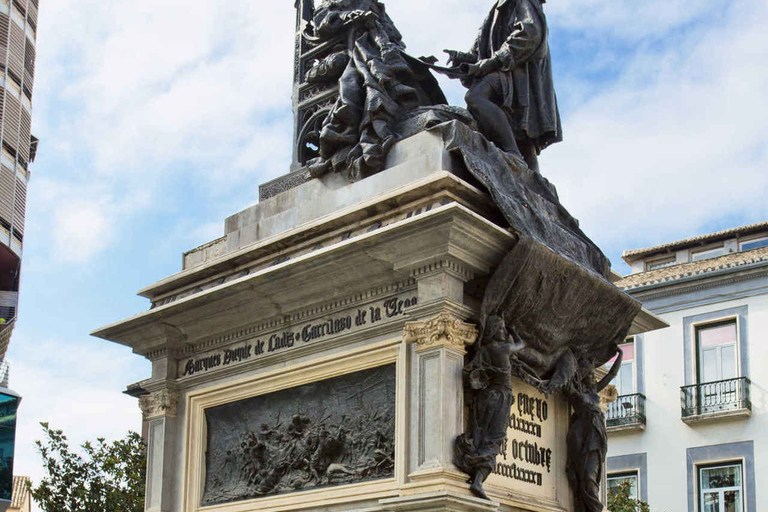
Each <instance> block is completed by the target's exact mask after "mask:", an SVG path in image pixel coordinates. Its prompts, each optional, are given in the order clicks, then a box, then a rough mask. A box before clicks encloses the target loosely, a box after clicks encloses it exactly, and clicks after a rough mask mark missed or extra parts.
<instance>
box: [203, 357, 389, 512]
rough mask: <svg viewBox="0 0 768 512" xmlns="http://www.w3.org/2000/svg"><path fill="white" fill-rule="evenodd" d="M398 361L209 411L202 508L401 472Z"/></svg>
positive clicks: (379, 477) (373, 478)
mask: <svg viewBox="0 0 768 512" xmlns="http://www.w3.org/2000/svg"><path fill="white" fill-rule="evenodd" d="M395 387H396V383H395V365H387V366H381V367H378V368H373V369H370V370H365V371H361V372H356V373H352V374H348V375H343V376H341V377H335V378H332V379H327V380H323V381H318V382H313V383H310V384H306V385H303V386H299V387H295V388H291V389H285V390H281V391H277V392H274V393H269V394H266V395H261V396H257V397H253V398H249V399H246V400H240V401H237V402H233V403H230V404H226V405H221V406H218V407H213V408H210V409H208V410H207V411H206V413H205V415H206V420H207V424H208V448H207V452H206V464H205V467H206V478H205V490H204V493H203V499H202V505H204V506H207V505H215V504H222V503H230V502H234V501H240V500H245V499H250V498H258V497H262V496H269V495H277V494H283V493H288V492H293V491H302V490H308V489H314V488H318V487H327V486H333V485H340V484H348V483H357V482H365V481H369V480H376V479H381V478H388V477H392V476H393V475H394V462H395Z"/></svg>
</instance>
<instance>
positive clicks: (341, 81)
mask: <svg viewBox="0 0 768 512" xmlns="http://www.w3.org/2000/svg"><path fill="white" fill-rule="evenodd" d="M302 4H303V5H302V13H303V16H304V18H305V19H304V20H303V23H304V25H305V26H304V27H303V29H302V30H301V33H300V36H299V37H300V39H299V40H298V41H297V44H298V45H299V46H300V48H299V49H300V50H301V52H302V53H301V56H299V57H298V59H299V60H300V62H306V65H307V66H308V69H306V70H303V69H299V70H298V73H297V77H296V80H297V82H298V86H297V87H298V90H299V95H300V99H299V101H298V103H297V105H296V106H295V108H296V109H297V116H298V117H299V119H298V123H297V124H298V125H300V128H299V132H298V134H297V141H296V143H297V153H298V156H297V158H298V160H299V162H298V163H299V164H302V165H305V164H308V168H309V171H310V173H311V174H312V175H313V176H315V177H317V176H322V175H324V174H326V173H328V172H338V173H342V174H343V175H344V176H345V177H346V178H347V179H348V180H349V181H356V180H359V179H362V178H365V177H367V176H370V175H371V174H374V173H376V172H378V171H381V170H382V169H383V168H384V161H385V158H386V156H387V153H388V152H389V149H390V148H391V147H392V145H393V144H394V143H395V142H397V141H398V140H399V139H400V138H401V137H400V134H399V133H398V130H397V125H398V124H399V123H400V122H402V121H404V120H406V119H408V118H409V117H411V115H410V112H411V111H413V110H414V109H417V108H418V107H422V106H426V105H437V104H444V103H446V99H445V96H444V95H443V92H442V90H441V89H440V87H439V85H438V84H437V81H436V80H435V78H434V77H433V76H432V74H431V73H430V72H429V70H428V69H427V67H426V65H425V64H424V63H422V62H421V61H419V60H417V59H414V58H412V57H409V56H408V55H406V54H405V53H404V50H405V44H404V43H403V38H402V36H401V35H400V32H399V31H398V30H397V28H396V27H395V25H394V23H393V22H392V20H391V19H390V17H389V15H388V14H387V12H386V10H385V8H384V4H382V3H381V2H379V1H377V0H325V1H323V2H321V3H319V4H318V5H317V6H316V7H315V6H313V5H312V2H310V1H309V0H304V1H303V2H302ZM301 23H302V22H301V21H300V24H301ZM303 55H311V56H312V57H311V59H307V58H304V57H302V56H303ZM302 59H303V60H302Z"/></svg>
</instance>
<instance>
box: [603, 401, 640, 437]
mask: <svg viewBox="0 0 768 512" xmlns="http://www.w3.org/2000/svg"><path fill="white" fill-rule="evenodd" d="M605 421H606V427H607V430H608V432H619V431H625V430H645V395H643V394H641V393H635V394H633V395H621V396H619V397H618V398H617V399H616V401H614V402H611V403H609V404H608V411H607V412H606V414H605Z"/></svg>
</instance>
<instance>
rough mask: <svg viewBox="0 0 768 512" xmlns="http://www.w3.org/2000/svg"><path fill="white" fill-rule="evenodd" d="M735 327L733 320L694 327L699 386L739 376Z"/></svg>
mask: <svg viewBox="0 0 768 512" xmlns="http://www.w3.org/2000/svg"><path fill="white" fill-rule="evenodd" d="M736 327H737V326H736V320H735V319H733V320H726V321H724V322H718V323H714V324H706V325H700V326H697V327H696V351H697V359H698V365H697V366H698V381H699V383H700V384H704V383H707V382H718V381H722V380H728V379H735V378H736V377H738V376H739V375H738V374H739V368H738V349H737V346H736V345H737V342H738V336H737V329H736Z"/></svg>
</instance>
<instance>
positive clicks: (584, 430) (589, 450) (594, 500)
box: [564, 345, 623, 512]
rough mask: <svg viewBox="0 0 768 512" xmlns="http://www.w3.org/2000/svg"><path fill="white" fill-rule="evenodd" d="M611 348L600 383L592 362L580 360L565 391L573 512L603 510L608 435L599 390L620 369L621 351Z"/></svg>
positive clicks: (599, 511) (568, 472)
mask: <svg viewBox="0 0 768 512" xmlns="http://www.w3.org/2000/svg"><path fill="white" fill-rule="evenodd" d="M614 347H615V349H616V352H617V354H618V356H617V358H616V361H614V363H613V366H612V367H611V370H610V371H609V372H608V374H607V375H606V376H605V377H603V378H602V379H601V380H600V382H597V383H596V382H595V377H594V375H595V374H594V366H593V364H592V362H590V361H587V360H583V359H582V360H581V361H580V362H579V370H578V371H577V375H576V376H575V377H574V379H573V381H572V382H571V383H570V384H569V385H568V386H567V387H566V389H565V391H564V392H565V395H566V397H568V402H569V403H570V405H571V407H572V409H573V414H572V415H571V421H570V424H569V426H568V437H567V445H568V460H567V463H566V464H567V465H566V472H567V474H568V480H569V481H570V482H571V488H572V489H573V495H574V504H575V510H576V512H602V510H603V504H602V503H601V502H600V481H601V477H602V467H603V462H604V461H605V454H606V452H607V451H608V436H607V434H606V431H605V416H604V414H603V409H602V407H601V406H600V397H599V396H598V393H599V392H600V391H602V390H603V389H604V388H605V387H606V386H607V385H608V384H609V383H610V382H611V381H612V380H613V378H614V377H615V376H616V374H617V373H618V371H619V368H621V360H622V355H623V354H622V352H621V350H619V349H618V347H616V346H615V345H614Z"/></svg>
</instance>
